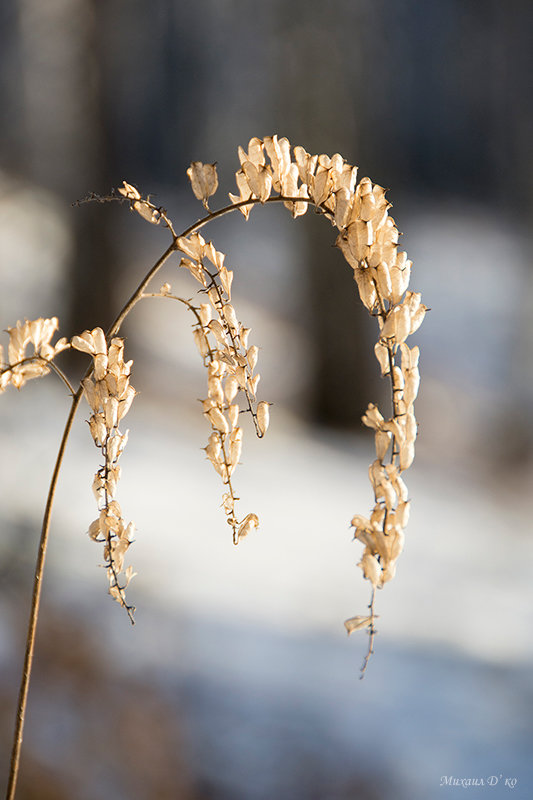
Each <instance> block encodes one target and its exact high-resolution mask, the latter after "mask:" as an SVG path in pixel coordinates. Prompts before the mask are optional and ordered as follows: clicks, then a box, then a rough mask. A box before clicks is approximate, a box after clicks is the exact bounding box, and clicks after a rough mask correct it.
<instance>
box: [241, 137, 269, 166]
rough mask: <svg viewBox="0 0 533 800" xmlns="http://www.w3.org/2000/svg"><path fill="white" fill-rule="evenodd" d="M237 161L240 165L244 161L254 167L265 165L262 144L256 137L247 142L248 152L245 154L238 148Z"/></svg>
mask: <svg viewBox="0 0 533 800" xmlns="http://www.w3.org/2000/svg"><path fill="white" fill-rule="evenodd" d="M238 153H239V160H240V162H241V164H242V163H243V162H244V161H250V162H251V163H252V164H254V166H256V167H261V166H263V165H264V163H265V154H264V152H263V142H262V141H261V139H259V138H258V137H257V136H253V137H252V138H251V139H250V141H249V142H248V152H247V153H246V152H245V151H244V150H243V148H242V147H240V146H239V148H238Z"/></svg>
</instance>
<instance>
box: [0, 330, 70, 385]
mask: <svg viewBox="0 0 533 800" xmlns="http://www.w3.org/2000/svg"><path fill="white" fill-rule="evenodd" d="M58 324H59V323H58V320H57V317H52V318H51V319H43V318H42V317H39V319H34V320H25V321H24V322H20V321H19V322H17V324H16V325H15V327H14V328H8V329H7V332H8V334H9V345H8V350H7V362H4V350H3V347H2V346H1V345H0V392H3V391H5V389H6V388H7V387H8V386H14V387H15V389H21V388H22V387H23V386H24V384H25V383H26V381H29V380H31V379H32V378H41V377H43V375H48V373H49V372H50V363H51V362H52V361H53V359H54V358H55V356H56V355H57V354H58V353H61V352H62V350H65V349H67V348H68V347H70V345H69V343H68V341H67V340H66V339H64V338H63V339H59V341H57V342H56V343H55V345H52V344H50V340H51V338H52V336H53V335H54V333H55V332H56V330H57V328H58ZM29 345H31V346H32V347H33V353H27V352H26V350H27V349H28V346H29Z"/></svg>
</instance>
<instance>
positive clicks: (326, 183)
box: [312, 156, 333, 205]
mask: <svg viewBox="0 0 533 800" xmlns="http://www.w3.org/2000/svg"><path fill="white" fill-rule="evenodd" d="M321 158H322V156H319V157H318V164H319V166H318V168H317V171H316V173H315V176H314V181H313V187H312V192H313V194H312V197H313V200H314V201H315V203H316V204H317V205H322V204H323V203H325V202H326V200H327V199H328V197H329V196H330V194H331V191H332V189H333V176H332V174H331V173H330V171H329V168H327V167H324V166H322V164H321ZM322 163H324V162H322Z"/></svg>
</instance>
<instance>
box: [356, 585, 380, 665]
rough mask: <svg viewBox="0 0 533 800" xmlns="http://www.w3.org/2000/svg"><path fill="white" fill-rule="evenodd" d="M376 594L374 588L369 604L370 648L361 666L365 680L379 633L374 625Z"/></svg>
mask: <svg viewBox="0 0 533 800" xmlns="http://www.w3.org/2000/svg"><path fill="white" fill-rule="evenodd" d="M375 596H376V590H375V589H374V588H372V595H371V597H370V603H369V606H368V608H369V609H370V628H369V631H368V637H369V638H368V650H367V651H366V656H365V658H364V660H363V665H362V667H361V674H360V676H359V679H360V680H363V678H364V677H365V672H366V668H367V667H368V662H369V661H370V656H371V655H372V654H373V652H374V637H375V635H376V633H377V631H376V629H375V627H374V620H375V618H376V617H375V614H374V600H375Z"/></svg>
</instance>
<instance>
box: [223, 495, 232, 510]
mask: <svg viewBox="0 0 533 800" xmlns="http://www.w3.org/2000/svg"><path fill="white" fill-rule="evenodd" d="M222 506H223V508H224V511H225V512H226V514H233V510H234V507H235V500H234V498H233V497H232V496H231V495H230V494H223V495H222Z"/></svg>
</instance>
